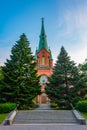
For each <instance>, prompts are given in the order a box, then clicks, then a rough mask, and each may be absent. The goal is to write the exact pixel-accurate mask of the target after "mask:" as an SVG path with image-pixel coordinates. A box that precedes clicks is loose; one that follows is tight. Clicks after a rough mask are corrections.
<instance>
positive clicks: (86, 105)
mask: <svg viewBox="0 0 87 130" xmlns="http://www.w3.org/2000/svg"><path fill="white" fill-rule="evenodd" d="M76 109H78V110H79V111H81V112H87V100H82V101H79V102H78V103H77V105H76Z"/></svg>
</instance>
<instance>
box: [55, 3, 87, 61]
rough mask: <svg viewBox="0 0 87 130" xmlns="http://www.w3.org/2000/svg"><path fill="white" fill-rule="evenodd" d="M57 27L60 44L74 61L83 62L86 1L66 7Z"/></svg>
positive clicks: (86, 40) (86, 41)
mask: <svg viewBox="0 0 87 130" xmlns="http://www.w3.org/2000/svg"><path fill="white" fill-rule="evenodd" d="M58 27H59V29H60V32H58V39H59V41H60V44H63V45H64V46H65V49H66V50H67V51H68V52H69V55H70V56H71V58H72V59H73V60H74V61H75V62H76V63H83V62H84V61H85V59H86V58H87V2H86V3H84V4H82V5H81V4H80V5H79V4H78V5H77V6H76V8H68V9H67V8H66V10H65V11H64V12H63V16H62V20H61V21H60V23H59V26H58ZM58 39H57V40H58Z"/></svg>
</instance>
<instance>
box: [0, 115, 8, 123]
mask: <svg viewBox="0 0 87 130" xmlns="http://www.w3.org/2000/svg"><path fill="white" fill-rule="evenodd" d="M7 115H8V113H4V114H3V113H1V114H0V124H1V123H2V122H3V121H4V119H5V118H6V117H7Z"/></svg>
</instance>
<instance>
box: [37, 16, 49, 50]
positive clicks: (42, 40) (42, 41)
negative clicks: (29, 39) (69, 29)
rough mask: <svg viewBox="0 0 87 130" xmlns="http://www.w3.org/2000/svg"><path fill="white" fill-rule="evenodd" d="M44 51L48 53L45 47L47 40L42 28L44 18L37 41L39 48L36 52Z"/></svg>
mask: <svg viewBox="0 0 87 130" xmlns="http://www.w3.org/2000/svg"><path fill="white" fill-rule="evenodd" d="M42 48H44V49H46V50H47V51H49V48H48V45H47V39H46V34H45V28H44V18H42V26H41V33H40V41H39V48H38V52H39V51H40V50H41V49H42Z"/></svg>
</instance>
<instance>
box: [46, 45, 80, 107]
mask: <svg viewBox="0 0 87 130" xmlns="http://www.w3.org/2000/svg"><path fill="white" fill-rule="evenodd" d="M77 80H78V70H77V67H76V66H75V63H74V62H73V61H71V60H70V57H69V56H68V53H67V52H66V50H65V48H64V47H61V51H60V54H59V56H58V58H57V61H56V63H55V66H54V71H53V74H52V75H51V77H50V78H49V80H48V84H47V87H46V93H47V94H48V96H49V98H50V99H51V100H52V101H54V102H56V103H57V104H58V105H59V106H60V107H65V108H70V104H71V103H72V102H73V98H74V97H75V96H74V94H75V93H73V92H74V90H75V84H76V83H77Z"/></svg>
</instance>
